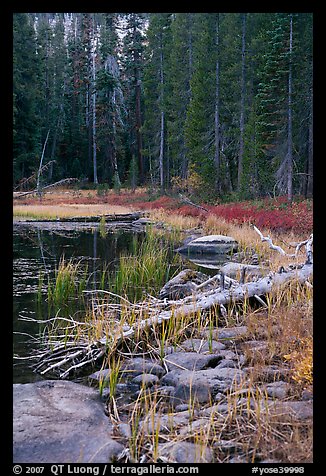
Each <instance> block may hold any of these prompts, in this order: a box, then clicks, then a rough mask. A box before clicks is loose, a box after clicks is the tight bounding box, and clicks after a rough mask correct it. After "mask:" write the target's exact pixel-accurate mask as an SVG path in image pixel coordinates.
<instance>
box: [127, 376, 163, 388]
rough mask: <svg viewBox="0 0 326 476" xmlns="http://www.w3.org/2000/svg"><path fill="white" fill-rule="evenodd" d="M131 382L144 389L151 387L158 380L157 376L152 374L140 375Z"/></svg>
mask: <svg viewBox="0 0 326 476" xmlns="http://www.w3.org/2000/svg"><path fill="white" fill-rule="evenodd" d="M132 382H133V383H135V384H137V385H139V386H144V387H152V386H153V385H155V384H157V383H158V382H159V378H158V376H157V375H152V374H140V375H137V377H134V378H133V379H132Z"/></svg>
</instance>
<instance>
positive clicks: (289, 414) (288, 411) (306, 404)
mask: <svg viewBox="0 0 326 476" xmlns="http://www.w3.org/2000/svg"><path fill="white" fill-rule="evenodd" d="M262 413H265V414H268V415H269V417H277V419H279V420H282V421H291V420H295V421H305V420H311V419H312V418H313V401H312V400H305V401H302V400H295V401H285V402H282V401H278V400H276V401H273V402H269V403H268V405H267V406H266V405H265V408H263V409H262Z"/></svg>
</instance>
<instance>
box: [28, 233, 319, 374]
mask: <svg viewBox="0 0 326 476" xmlns="http://www.w3.org/2000/svg"><path fill="white" fill-rule="evenodd" d="M255 228H256V227H255ZM257 230H258V229H256V231H257ZM258 232H259V234H260V235H261V237H262V238H266V237H264V236H263V235H262V233H261V232H260V231H259V230H258ZM268 238H269V237H268ZM263 241H269V243H270V245H272V246H271V247H272V248H273V249H274V250H276V251H278V252H280V250H279V249H278V248H279V247H275V246H274V245H273V243H272V241H271V240H270V239H269V240H265V239H264V240H263ZM312 243H313V235H312V234H311V236H310V238H309V239H308V240H305V241H304V242H301V243H299V244H298V245H297V247H296V253H295V255H296V254H297V253H298V251H299V250H300V249H301V248H302V246H303V245H305V246H306V254H307V260H306V263H305V264H302V265H299V264H295V265H294V266H293V267H292V268H291V267H289V269H285V268H283V267H282V268H281V269H280V270H279V272H270V273H269V274H268V275H267V276H264V277H262V278H261V279H258V280H256V281H251V282H244V274H243V276H242V278H241V280H240V282H238V281H236V280H235V279H231V278H229V277H227V276H225V275H224V274H223V273H220V274H217V275H215V276H213V277H212V278H209V279H207V280H206V281H203V279H200V281H201V282H199V284H196V283H193V286H192V295H191V296H186V297H184V298H182V299H177V300H168V299H166V298H165V299H158V298H153V299H152V300H151V302H149V301H148V300H147V301H144V302H140V303H131V302H129V301H128V300H126V299H125V298H122V297H119V296H118V297H119V298H120V299H121V300H123V301H124V307H125V308H126V306H127V309H128V307H129V309H130V310H132V312H133V315H134V316H137V315H138V316H139V317H141V316H143V315H144V313H146V314H147V315H149V317H148V318H146V319H138V320H137V317H136V320H135V323H134V324H133V325H131V326H128V325H127V326H122V325H121V323H120V322H119V321H118V320H116V319H114V322H115V327H114V328H112V331H110V334H109V335H106V336H104V337H102V338H100V339H97V340H95V341H94V342H89V341H87V339H86V341H84V342H81V341H80V340H73V341H72V342H70V344H72V345H66V344H67V342H66V341H65V347H64V348H63V347H62V342H60V341H59V342H57V343H51V346H50V347H51V352H50V351H49V349H47V350H46V351H45V352H41V353H39V354H38V362H37V363H36V365H35V368H36V369H37V371H38V372H40V373H41V374H42V375H44V374H46V373H48V372H50V371H53V370H55V371H57V372H58V376H59V378H66V377H67V376H69V374H70V373H71V372H73V371H75V370H77V369H80V368H82V367H84V366H85V365H88V364H90V363H94V362H96V361H97V360H98V359H99V358H102V357H103V356H104V355H105V354H106V352H107V349H110V351H111V352H113V351H114V349H116V348H117V346H118V345H119V344H120V343H121V342H123V341H124V339H126V338H130V337H132V336H133V335H137V334H139V332H140V331H142V330H144V329H147V328H152V327H155V325H159V324H161V323H162V322H163V321H167V320H170V319H171V318H173V319H175V320H177V319H179V318H180V319H181V318H184V317H186V316H191V315H196V314H197V313H198V312H203V311H207V310H209V309H211V308H214V307H219V309H220V311H221V313H222V315H223V314H225V305H229V304H232V303H238V302H244V301H245V300H246V299H248V298H250V297H254V298H256V299H257V300H258V301H259V302H260V303H261V304H262V305H265V302H264V301H263V300H262V299H261V296H265V295H267V294H269V293H273V292H276V291H277V289H279V288H280V287H281V286H284V285H286V284H287V283H290V282H293V281H297V282H299V283H300V284H304V285H307V286H309V287H310V286H311V284H310V282H309V280H310V278H312V276H313V264H312ZM282 251H283V252H282V253H281V254H283V255H285V254H286V253H285V252H284V250H282ZM215 282H216V287H214V288H213V289H207V286H208V285H211V284H212V283H215ZM205 288H206V291H205ZM86 292H89V291H86ZM90 292H96V295H98V293H101V292H102V293H108V294H112V293H110V292H109V291H104V290H96V291H94V290H93V291H90ZM115 296H117V295H115ZM101 306H103V305H101ZM106 306H107V314H108V315H109V314H110V308H112V306H113V313H114V314H116V313H117V311H119V304H115V305H112V304H110V303H108V304H106ZM120 306H121V307H120V310H121V309H122V305H120ZM95 308H96V304H95V303H93V309H95ZM125 311H126V309H125V310H124V312H125ZM101 312H103V307H101ZM57 319H58V320H60V317H58V318H57ZM73 325H76V322H75V321H73ZM94 326H96V321H95V322H94ZM63 335H65V334H64V333H63ZM66 337H67V336H66V335H65V339H66ZM74 344H75V345H74Z"/></svg>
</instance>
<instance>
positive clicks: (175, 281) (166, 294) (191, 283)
mask: <svg viewBox="0 0 326 476" xmlns="http://www.w3.org/2000/svg"><path fill="white" fill-rule="evenodd" d="M207 279H208V276H207V275H206V274H203V273H200V272H199V271H195V270H193V269H184V270H182V271H180V273H179V274H177V275H176V276H174V278H172V279H170V281H168V282H167V283H166V284H165V285H164V286H163V288H162V289H161V291H160V292H159V298H160V299H165V298H168V299H182V298H183V297H185V296H188V295H189V294H191V293H192V292H193V291H195V289H196V286H197V285H198V284H201V283H203V282H204V281H206V280H207Z"/></svg>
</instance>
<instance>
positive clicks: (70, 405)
mask: <svg viewBox="0 0 326 476" xmlns="http://www.w3.org/2000/svg"><path fill="white" fill-rule="evenodd" d="M112 431H113V429H112V425H111V423H110V420H109V419H108V417H107V416H105V414H104V406H103V403H101V401H100V399H99V392H98V391H97V390H95V389H93V388H90V387H87V386H85V385H81V384H77V383H74V382H70V381H65V380H60V381H58V380H44V381H40V382H35V383H26V384H15V385H14V386H13V461H14V463H107V462H110V461H112V460H114V458H116V457H117V456H118V454H120V453H121V451H122V450H123V449H124V447H123V446H122V445H121V444H120V443H118V442H117V441H115V440H113V439H112Z"/></svg>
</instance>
